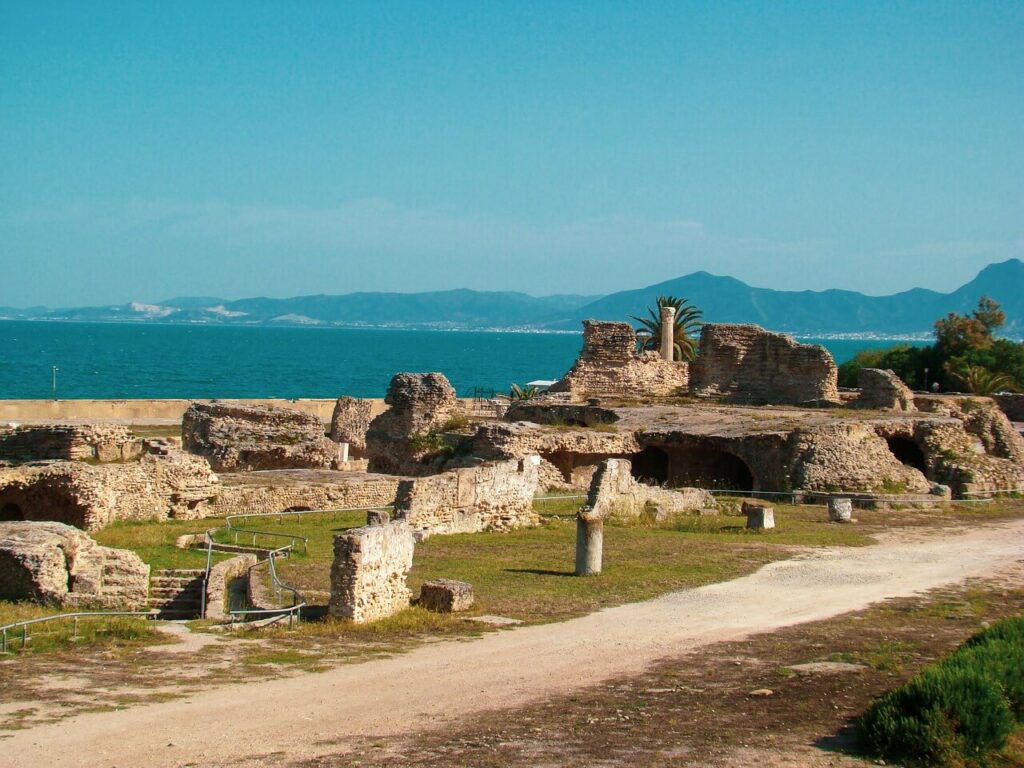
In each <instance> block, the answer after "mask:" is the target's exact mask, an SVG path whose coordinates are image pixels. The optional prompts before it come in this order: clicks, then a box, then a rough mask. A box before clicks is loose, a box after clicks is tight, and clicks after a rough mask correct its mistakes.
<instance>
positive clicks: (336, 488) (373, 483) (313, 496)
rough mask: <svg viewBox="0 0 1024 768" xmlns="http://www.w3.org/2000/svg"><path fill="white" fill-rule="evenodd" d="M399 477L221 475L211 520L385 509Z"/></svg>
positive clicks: (306, 472) (314, 473) (304, 472)
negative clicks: (296, 511) (308, 511)
mask: <svg viewBox="0 0 1024 768" xmlns="http://www.w3.org/2000/svg"><path fill="white" fill-rule="evenodd" d="M402 480H403V478H401V477H394V476H391V475H375V474H365V473H347V472H345V473H343V472H330V471H316V470H293V471H288V472H248V473H241V474H226V475H221V481H222V485H221V487H220V488H218V490H217V492H216V496H214V498H213V499H212V501H211V503H210V510H209V514H210V515H211V516H215V517H221V516H227V515H241V514H246V513H252V512H266V513H273V512H284V511H285V510H290V509H359V508H364V507H386V506H390V505H391V504H393V503H394V501H395V496H396V494H397V492H398V486H399V483H401V482H402Z"/></svg>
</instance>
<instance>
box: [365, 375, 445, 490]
mask: <svg viewBox="0 0 1024 768" xmlns="http://www.w3.org/2000/svg"><path fill="white" fill-rule="evenodd" d="M384 402H385V403H387V404H388V405H390V406H391V408H390V409H389V410H387V411H385V412H384V413H382V414H381V415H379V416H377V417H376V418H375V419H373V421H371V422H370V426H369V428H368V429H367V432H366V455H367V457H368V459H369V469H370V471H371V472H387V473H390V474H397V475H402V474H404V475H423V474H430V473H432V472H436V471H437V470H436V468H435V467H432V466H428V465H425V464H424V463H423V460H424V459H426V458H428V457H430V456H432V455H435V454H436V453H438V452H440V450H441V443H440V442H439V438H437V437H436V431H437V430H439V429H440V428H441V427H442V426H444V424H445V423H446V422H447V421H448V420H449V419H451V417H452V416H453V415H454V414H455V413H456V412H457V410H458V408H459V401H458V399H457V398H456V397H455V390H454V389H452V385H451V384H449V383H448V379H446V378H445V377H444V375H443V374H440V373H398V374H395V376H394V377H393V378H392V379H391V384H390V386H389V387H388V393H387V396H386V397H385V398H384Z"/></svg>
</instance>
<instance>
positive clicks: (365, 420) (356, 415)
mask: <svg viewBox="0 0 1024 768" xmlns="http://www.w3.org/2000/svg"><path fill="white" fill-rule="evenodd" d="M372 413H373V404H372V403H371V402H370V401H369V400H359V399H356V398H354V397H339V398H338V402H337V403H336V404H335V406H334V413H333V414H332V415H331V431H330V435H331V440H333V441H334V442H336V443H348V447H349V456H350V458H352V459H362V458H365V456H366V432H367V430H368V429H369V428H370V422H371V421H373V415H372Z"/></svg>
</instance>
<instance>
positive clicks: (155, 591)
mask: <svg viewBox="0 0 1024 768" xmlns="http://www.w3.org/2000/svg"><path fill="white" fill-rule="evenodd" d="M201 594H203V590H201V589H174V588H172V587H150V588H149V596H150V597H160V598H167V597H177V596H178V595H181V596H183V597H189V598H192V597H198V596H199V595H201Z"/></svg>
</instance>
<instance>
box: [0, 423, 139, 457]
mask: <svg viewBox="0 0 1024 768" xmlns="http://www.w3.org/2000/svg"><path fill="white" fill-rule="evenodd" d="M141 454H142V445H141V442H140V441H139V440H137V439H135V437H134V436H133V435H132V433H131V430H130V429H128V427H126V426H123V425H120V424H59V423H54V424H27V425H20V426H17V427H11V428H8V427H4V428H0V460H4V461H9V462H12V463H22V462H29V461H53V460H64V461H81V460H90V461H101V462H108V461H130V460H132V459H136V458H138V457H139V456H140V455H141Z"/></svg>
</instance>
